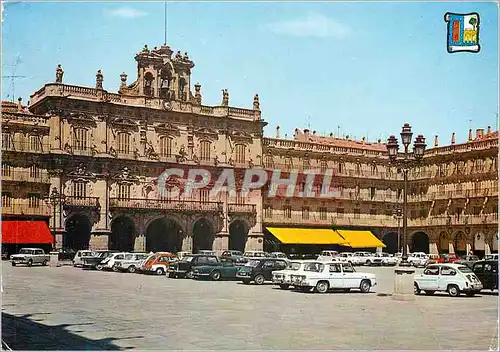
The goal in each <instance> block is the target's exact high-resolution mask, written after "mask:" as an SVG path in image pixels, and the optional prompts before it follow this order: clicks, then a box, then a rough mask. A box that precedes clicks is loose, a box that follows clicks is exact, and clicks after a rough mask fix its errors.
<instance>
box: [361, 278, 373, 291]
mask: <svg viewBox="0 0 500 352" xmlns="http://www.w3.org/2000/svg"><path fill="white" fill-rule="evenodd" d="M371 286H372V285H371V283H370V281H369V280H363V281H361V284H360V285H359V289H360V290H361V292H363V293H368V292H370V288H371Z"/></svg>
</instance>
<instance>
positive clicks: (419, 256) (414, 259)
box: [408, 252, 429, 268]
mask: <svg viewBox="0 0 500 352" xmlns="http://www.w3.org/2000/svg"><path fill="white" fill-rule="evenodd" d="M428 260H429V256H428V255H427V254H426V253H424V252H416V253H410V254H408V263H410V264H411V265H413V266H414V267H416V268H418V267H424V266H426V265H427V261H428Z"/></svg>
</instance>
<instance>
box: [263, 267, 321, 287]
mask: <svg viewBox="0 0 500 352" xmlns="http://www.w3.org/2000/svg"><path fill="white" fill-rule="evenodd" d="M310 262H312V261H297V260H294V261H290V262H288V266H287V267H286V268H285V269H283V270H276V271H273V272H272V274H273V280H272V281H273V283H274V284H276V285H278V286H279V287H280V288H281V289H282V290H286V289H288V288H289V287H290V286H291V285H292V275H293V274H295V273H296V272H298V271H299V270H301V269H303V268H304V265H305V264H306V263H310Z"/></svg>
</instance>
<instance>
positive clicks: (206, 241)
mask: <svg viewBox="0 0 500 352" xmlns="http://www.w3.org/2000/svg"><path fill="white" fill-rule="evenodd" d="M214 235H215V234H214V229H213V227H212V224H211V223H210V221H208V220H207V219H205V218H201V219H199V220H197V221H196V222H195V223H194V225H193V254H196V253H198V251H200V250H202V249H205V250H212V249H213V245H214V237H215V236H214Z"/></svg>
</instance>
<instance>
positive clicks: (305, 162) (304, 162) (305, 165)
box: [302, 158, 311, 170]
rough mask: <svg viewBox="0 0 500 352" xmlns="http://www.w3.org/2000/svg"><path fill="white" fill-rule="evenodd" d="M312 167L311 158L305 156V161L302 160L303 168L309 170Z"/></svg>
mask: <svg viewBox="0 0 500 352" xmlns="http://www.w3.org/2000/svg"><path fill="white" fill-rule="evenodd" d="M310 167H311V160H309V159H308V158H305V159H304V160H303V161H302V168H303V169H304V170H307V169H309V168H310Z"/></svg>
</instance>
